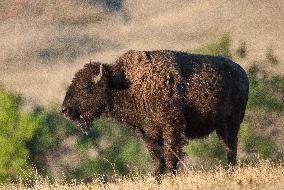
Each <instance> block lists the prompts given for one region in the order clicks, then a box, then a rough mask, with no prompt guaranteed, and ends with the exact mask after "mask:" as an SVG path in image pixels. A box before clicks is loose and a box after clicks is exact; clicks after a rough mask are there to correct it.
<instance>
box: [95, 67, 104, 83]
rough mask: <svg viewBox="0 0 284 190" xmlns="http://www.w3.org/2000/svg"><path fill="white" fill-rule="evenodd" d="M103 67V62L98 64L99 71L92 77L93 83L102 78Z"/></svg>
mask: <svg viewBox="0 0 284 190" xmlns="http://www.w3.org/2000/svg"><path fill="white" fill-rule="evenodd" d="M103 67H104V66H103V64H100V73H99V75H98V76H95V77H94V78H93V81H94V83H95V84H97V83H98V82H100V81H101V80H102V78H103V69H104V68H103Z"/></svg>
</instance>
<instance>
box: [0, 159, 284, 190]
mask: <svg viewBox="0 0 284 190" xmlns="http://www.w3.org/2000/svg"><path fill="white" fill-rule="evenodd" d="M32 181H33V182H34V186H33V187H32V188H31V187H30V188H28V187H26V186H25V185H24V183H18V184H15V183H9V184H5V185H3V186H2V187H1V186H0V188H3V189H172V190H174V189H283V188H284V166H283V165H282V164H278V165H273V164H271V163H269V162H262V163H260V164H258V165H256V166H252V165H246V166H242V167H237V168H236V169H235V170H234V171H227V170H225V169H223V168H216V169H213V170H209V171H204V170H200V169H199V170H193V169H189V170H186V171H183V172H182V173H179V174H178V175H177V177H172V176H166V177H164V178H163V180H162V182H161V184H158V183H157V182H156V181H155V179H154V177H152V176H140V175H136V176H132V177H131V178H129V177H126V178H122V177H116V178H114V180H113V182H108V183H103V182H102V181H101V180H100V178H95V179H94V181H93V182H90V183H79V182H76V181H72V182H60V181H55V182H52V183H51V182H50V180H49V179H46V178H41V177H40V176H38V175H36V176H35V177H34V178H33V180H32Z"/></svg>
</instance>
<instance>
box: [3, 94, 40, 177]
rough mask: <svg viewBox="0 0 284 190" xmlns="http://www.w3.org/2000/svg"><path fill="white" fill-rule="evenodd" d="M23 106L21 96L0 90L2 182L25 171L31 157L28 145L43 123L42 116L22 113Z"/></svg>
mask: <svg viewBox="0 0 284 190" xmlns="http://www.w3.org/2000/svg"><path fill="white" fill-rule="evenodd" d="M21 104H22V100H21V98H20V97H19V96H16V95H14V94H11V93H9V92H7V91H5V90H2V89H1V90H0V181H3V180H5V179H7V178H15V177H16V176H17V175H18V174H19V172H20V171H21V170H22V169H23V170H24V169H25V166H26V160H27V159H28V157H29V155H30V151H29V149H28V148H27V146H26V143H27V142H28V141H29V140H30V139H31V138H32V136H33V133H34V131H35V130H36V129H37V128H38V127H39V126H40V124H41V122H42V117H41V116H40V115H38V114H36V113H24V112H22V111H21V110H20V108H21Z"/></svg>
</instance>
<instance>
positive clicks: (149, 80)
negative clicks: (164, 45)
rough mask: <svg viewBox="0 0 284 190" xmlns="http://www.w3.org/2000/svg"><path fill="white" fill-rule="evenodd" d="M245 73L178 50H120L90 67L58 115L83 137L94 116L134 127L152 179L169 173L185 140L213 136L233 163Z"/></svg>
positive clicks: (219, 60) (221, 61)
mask: <svg viewBox="0 0 284 190" xmlns="http://www.w3.org/2000/svg"><path fill="white" fill-rule="evenodd" d="M248 91H249V81H248V78H247V75H246V73H245V71H244V70H243V69H242V68H241V67H240V66H239V65H238V64H236V63H234V62H233V61H231V60H230V59H227V58H224V57H220V56H208V55H195V54H190V53H185V52H179V51H169V50H163V51H134V50H131V51H128V52H126V53H124V54H123V55H121V56H120V57H119V58H118V59H116V61H115V62H114V63H113V64H101V63H99V62H92V63H89V64H86V65H85V66H84V68H83V69H81V70H79V71H78V72H77V73H76V74H75V77H74V79H73V81H72V84H71V85H70V86H69V88H68V91H67V93H66V97H65V99H64V102H63V105H62V107H61V112H62V113H63V114H64V115H65V116H66V117H68V118H69V119H71V120H72V121H74V122H75V123H77V127H79V128H80V129H82V130H83V131H88V130H89V129H90V125H91V123H92V121H93V120H94V119H96V118H98V117H100V115H101V114H102V113H106V114H107V115H108V116H109V117H112V118H114V119H115V120H117V121H119V122H122V123H124V124H126V125H128V126H132V127H134V128H135V129H137V130H138V131H139V132H140V133H141V134H142V137H143V140H144V141H145V144H146V146H147V148H148V149H149V152H150V154H151V156H152V158H153V161H154V162H155V167H156V168H155V174H156V175H160V174H163V173H164V172H165V170H166V169H168V170H169V171H170V172H172V173H174V174H175V172H176V169H177V163H178V161H179V160H180V159H181V158H182V157H183V155H184V153H183V151H182V148H183V146H184V145H185V144H186V143H187V141H188V139H193V138H202V137H206V136H208V135H209V134H210V133H211V132H213V131H216V133H217V135H218V137H219V138H220V139H221V140H223V142H224V144H225V146H226V154H227V160H228V164H229V165H235V164H236V155H237V143H238V137H237V134H238V131H239V128H240V123H241V122H242V121H243V118H244V113H245V108H246V104H247V99H248Z"/></svg>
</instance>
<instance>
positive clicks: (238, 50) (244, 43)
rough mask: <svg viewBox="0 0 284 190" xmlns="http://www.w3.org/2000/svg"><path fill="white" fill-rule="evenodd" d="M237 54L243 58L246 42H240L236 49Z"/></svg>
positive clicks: (245, 51) (245, 53) (245, 54)
mask: <svg viewBox="0 0 284 190" xmlns="http://www.w3.org/2000/svg"><path fill="white" fill-rule="evenodd" d="M236 53H237V56H238V57H240V58H245V57H246V56H247V45H246V42H241V44H240V47H239V48H238V49H237V52H236Z"/></svg>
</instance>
